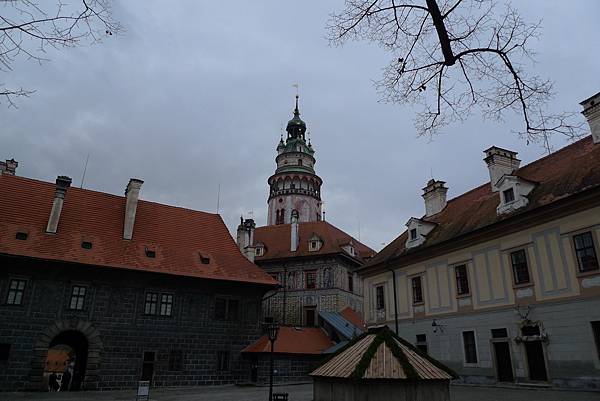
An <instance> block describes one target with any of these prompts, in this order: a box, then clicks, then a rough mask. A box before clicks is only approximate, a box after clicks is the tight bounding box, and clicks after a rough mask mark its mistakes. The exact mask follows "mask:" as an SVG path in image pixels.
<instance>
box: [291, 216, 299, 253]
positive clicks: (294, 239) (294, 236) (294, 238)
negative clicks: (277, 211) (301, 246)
mask: <svg viewBox="0 0 600 401" xmlns="http://www.w3.org/2000/svg"><path fill="white" fill-rule="evenodd" d="M298 218H299V214H298V211H297V210H292V224H291V235H290V251H292V252H296V251H297V250H298V234H299V233H298V231H299V224H298Z"/></svg>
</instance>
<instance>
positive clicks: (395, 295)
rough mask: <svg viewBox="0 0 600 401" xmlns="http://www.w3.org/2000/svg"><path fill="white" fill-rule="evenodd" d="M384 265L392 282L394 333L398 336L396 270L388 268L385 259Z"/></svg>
mask: <svg viewBox="0 0 600 401" xmlns="http://www.w3.org/2000/svg"><path fill="white" fill-rule="evenodd" d="M385 264H386V267H387V268H388V270H389V271H391V272H392V282H393V284H392V285H393V289H394V325H395V328H396V335H397V336H398V335H399V334H398V296H397V294H396V293H397V291H396V271H395V270H394V269H390V268H389V263H388V261H387V260H386V261H385Z"/></svg>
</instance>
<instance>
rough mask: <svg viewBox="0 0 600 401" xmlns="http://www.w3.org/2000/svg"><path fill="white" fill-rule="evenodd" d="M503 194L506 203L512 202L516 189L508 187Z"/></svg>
mask: <svg viewBox="0 0 600 401" xmlns="http://www.w3.org/2000/svg"><path fill="white" fill-rule="evenodd" d="M502 194H503V195H504V203H510V202H512V201H514V200H515V191H514V190H513V189H512V188H508V189H507V190H505V191H504V192H502Z"/></svg>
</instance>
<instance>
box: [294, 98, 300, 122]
mask: <svg viewBox="0 0 600 401" xmlns="http://www.w3.org/2000/svg"><path fill="white" fill-rule="evenodd" d="M299 97H300V96H298V94H297V93H296V108H295V109H294V116H296V117H298V116H300V110H298V98H299Z"/></svg>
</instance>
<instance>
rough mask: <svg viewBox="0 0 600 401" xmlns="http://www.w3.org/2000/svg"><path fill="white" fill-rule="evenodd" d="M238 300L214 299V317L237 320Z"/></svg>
mask: <svg viewBox="0 0 600 401" xmlns="http://www.w3.org/2000/svg"><path fill="white" fill-rule="evenodd" d="M239 309H240V301H238V300H237V299H227V298H217V299H216V300H215V319H216V320H230V321H237V320H238V318H239V316H238V315H239Z"/></svg>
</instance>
